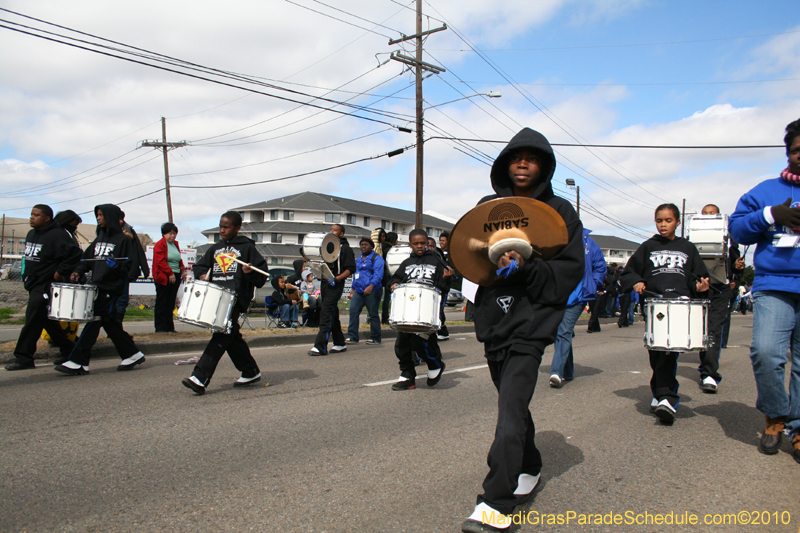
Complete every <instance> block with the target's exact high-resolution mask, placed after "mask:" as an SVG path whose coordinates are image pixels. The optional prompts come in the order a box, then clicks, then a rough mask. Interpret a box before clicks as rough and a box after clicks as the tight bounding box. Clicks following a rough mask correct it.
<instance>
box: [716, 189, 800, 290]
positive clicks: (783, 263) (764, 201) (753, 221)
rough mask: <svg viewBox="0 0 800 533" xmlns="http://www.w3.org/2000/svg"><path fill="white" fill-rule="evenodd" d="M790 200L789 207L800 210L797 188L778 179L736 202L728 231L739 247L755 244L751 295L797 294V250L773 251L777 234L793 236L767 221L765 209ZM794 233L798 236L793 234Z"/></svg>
mask: <svg viewBox="0 0 800 533" xmlns="http://www.w3.org/2000/svg"><path fill="white" fill-rule="evenodd" d="M787 198H791V199H792V205H791V206H792V207H798V206H800V187H798V186H796V185H791V184H789V183H787V182H786V181H784V180H783V179H781V178H775V179H771V180H766V181H762V182H761V183H759V184H758V185H756V186H755V187H753V188H752V189H751V190H750V191H749V192H748V193H746V194H745V195H744V196H742V197H741V198H740V199H739V203H738V204H737V205H736V211H734V212H733V214H732V215H731V216H730V219H729V221H728V231H730V234H731V236H732V237H733V239H734V240H735V241H736V242H738V243H739V244H745V245H749V244H756V243H757V244H758V246H757V247H756V253H755V256H754V266H755V269H756V277H755V280H754V281H753V292H757V291H783V292H793V293H800V248H798V247H797V245H795V247H794V248H776V247H775V246H773V238H774V236H775V234H776V233H792V230H791V229H790V228H785V227H783V226H777V227H776V225H775V224H774V223H771V222H769V221H768V220H767V218H766V217H767V216H770V217H771V212H770V213H767V214H766V216H765V213H764V210H765V208H768V207H771V206H774V205H779V204H782V203H784V202H785V201H786V199H787ZM795 233H799V232H797V231H795Z"/></svg>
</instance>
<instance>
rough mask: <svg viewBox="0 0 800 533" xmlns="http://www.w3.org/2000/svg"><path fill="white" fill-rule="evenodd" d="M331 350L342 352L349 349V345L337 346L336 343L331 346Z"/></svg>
mask: <svg viewBox="0 0 800 533" xmlns="http://www.w3.org/2000/svg"><path fill="white" fill-rule="evenodd" d="M331 351H332V352H334V353H341V352H344V351H347V346H336V345H335V344H334V345H333V346H331Z"/></svg>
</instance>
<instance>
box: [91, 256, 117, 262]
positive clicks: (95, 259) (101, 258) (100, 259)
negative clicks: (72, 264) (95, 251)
mask: <svg viewBox="0 0 800 533" xmlns="http://www.w3.org/2000/svg"><path fill="white" fill-rule="evenodd" d="M106 259H113V260H114V261H122V260H125V261H127V260H128V258H127V257H111V256H108V257H95V258H94V259H81V261H83V262H87V261H105V260H106Z"/></svg>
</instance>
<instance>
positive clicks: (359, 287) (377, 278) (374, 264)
mask: <svg viewBox="0 0 800 533" xmlns="http://www.w3.org/2000/svg"><path fill="white" fill-rule="evenodd" d="M383 265H384V262H383V258H382V257H381V256H380V255H378V254H376V253H375V252H370V254H369V255H368V256H367V257H364V256H363V255H359V256H358V257H357V258H356V274H355V276H353V290H354V291H356V292H357V293H359V294H363V293H364V289H366V288H367V287H368V286H370V285H372V289H373V290H375V289H379V288H381V287H383V283H382V282H383Z"/></svg>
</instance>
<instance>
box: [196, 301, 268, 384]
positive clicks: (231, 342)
mask: <svg viewBox="0 0 800 533" xmlns="http://www.w3.org/2000/svg"><path fill="white" fill-rule="evenodd" d="M231 324H233V327H232V328H231V332H230V333H214V334H213V335H212V336H211V340H210V341H208V345H206V349H205V350H203V355H201V356H200V360H199V361H197V364H196V365H195V366H194V370H192V375H193V376H194V377H196V378H197V379H198V380H200V383H202V384H203V385H205V386H206V387H208V384H209V382H210V381H211V377H212V376H213V375H214V371H215V370H216V369H217V365H218V364H219V360H220V359H222V356H223V355H224V354H225V352H228V357H230V358H231V361H232V362H233V366H235V367H236V370H238V371H239V372H241V373H242V377H245V378H252V377H254V376H256V375H257V374H258V373H259V372H261V371H260V370H259V369H258V364H257V363H256V360H255V359H253V356H252V355H251V354H250V347H249V346H247V343H246V342H245V341H244V339H243V338H242V332H241V331H240V330H239V311H238V310H234V311H233V312H232V313H231Z"/></svg>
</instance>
